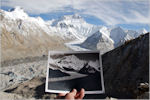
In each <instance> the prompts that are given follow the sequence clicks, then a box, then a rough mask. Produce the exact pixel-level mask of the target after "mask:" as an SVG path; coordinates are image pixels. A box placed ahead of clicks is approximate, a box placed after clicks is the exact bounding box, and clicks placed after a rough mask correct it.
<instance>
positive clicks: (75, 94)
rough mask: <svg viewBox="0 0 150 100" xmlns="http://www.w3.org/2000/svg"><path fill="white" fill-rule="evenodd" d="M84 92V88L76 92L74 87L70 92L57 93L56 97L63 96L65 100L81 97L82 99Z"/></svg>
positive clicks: (79, 99) (79, 98)
mask: <svg viewBox="0 0 150 100" xmlns="http://www.w3.org/2000/svg"><path fill="white" fill-rule="evenodd" d="M84 93H85V90H84V89H81V90H80V92H77V90H76V89H73V90H72V91H71V92H70V93H67V94H65V93H60V94H59V95H58V97H62V96H64V98H65V99H66V100H75V99H78V100H81V99H83V97H84V95H85V94H84Z"/></svg>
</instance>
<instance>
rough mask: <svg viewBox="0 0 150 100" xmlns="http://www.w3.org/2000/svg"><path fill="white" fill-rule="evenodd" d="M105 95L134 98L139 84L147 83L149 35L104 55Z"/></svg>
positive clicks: (128, 42)
mask: <svg viewBox="0 0 150 100" xmlns="http://www.w3.org/2000/svg"><path fill="white" fill-rule="evenodd" d="M102 58H103V68H104V79H105V88H106V95H109V96H112V97H116V98H136V97H137V95H138V86H139V85H140V83H145V82H146V83H148V82H149V60H148V59H149V33H148V34H145V35H142V36H140V37H138V38H137V39H135V40H131V41H127V42H125V44H124V45H122V46H120V47H118V48H116V49H114V50H112V51H110V52H108V53H106V54H104V55H103V56H102Z"/></svg>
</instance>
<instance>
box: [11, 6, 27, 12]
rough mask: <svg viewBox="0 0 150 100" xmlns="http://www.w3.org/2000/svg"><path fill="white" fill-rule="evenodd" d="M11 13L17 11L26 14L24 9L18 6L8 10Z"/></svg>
mask: <svg viewBox="0 0 150 100" xmlns="http://www.w3.org/2000/svg"><path fill="white" fill-rule="evenodd" d="M8 11H9V12H16V11H19V12H24V9H23V8H22V7H20V6H16V7H14V8H11V9H9V10H8Z"/></svg>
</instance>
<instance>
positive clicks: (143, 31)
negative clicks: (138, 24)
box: [138, 28, 147, 34]
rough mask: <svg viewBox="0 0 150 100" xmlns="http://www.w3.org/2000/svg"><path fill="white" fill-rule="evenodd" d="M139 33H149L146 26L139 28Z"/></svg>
mask: <svg viewBox="0 0 150 100" xmlns="http://www.w3.org/2000/svg"><path fill="white" fill-rule="evenodd" d="M138 33H139V34H145V33H147V30H146V29H145V28H143V29H140V30H138Z"/></svg>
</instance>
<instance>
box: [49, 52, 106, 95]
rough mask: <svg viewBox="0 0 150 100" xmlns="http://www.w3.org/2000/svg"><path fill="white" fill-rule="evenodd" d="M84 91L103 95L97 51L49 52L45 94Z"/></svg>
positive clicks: (99, 60) (101, 74)
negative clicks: (74, 90) (73, 90)
mask: <svg viewBox="0 0 150 100" xmlns="http://www.w3.org/2000/svg"><path fill="white" fill-rule="evenodd" d="M81 88H84V89H85V93H86V94H101V93H104V81H103V72H102V62H101V56H100V52H99V51H93V52H92V51H84V52H83V51H82V52H81V51H76V52H60V51H49V55H48V66H47V77H46V92H53V93H68V92H69V91H71V90H72V89H77V90H78V91H80V89H81Z"/></svg>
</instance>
